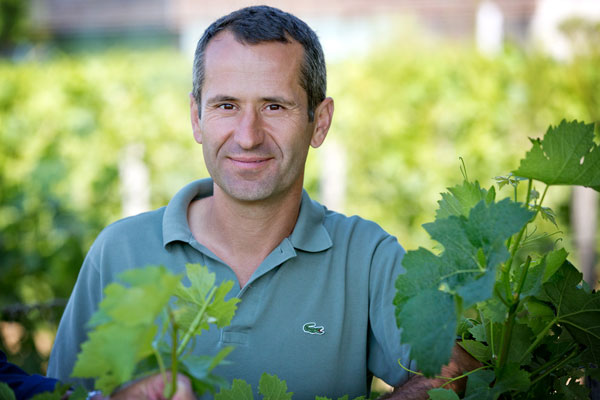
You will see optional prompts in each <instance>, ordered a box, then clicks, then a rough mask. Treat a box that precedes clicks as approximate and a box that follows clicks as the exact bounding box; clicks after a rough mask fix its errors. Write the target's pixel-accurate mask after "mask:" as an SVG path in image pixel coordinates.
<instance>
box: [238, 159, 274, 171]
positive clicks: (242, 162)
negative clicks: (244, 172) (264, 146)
mask: <svg viewBox="0 0 600 400" xmlns="http://www.w3.org/2000/svg"><path fill="white" fill-rule="evenodd" d="M272 159H273V158H272V157H229V160H230V161H231V162H232V163H233V164H234V165H235V166H237V167H238V168H244V169H252V168H257V167H261V166H263V165H265V164H267V163H268V162H269V161H270V160H272Z"/></svg>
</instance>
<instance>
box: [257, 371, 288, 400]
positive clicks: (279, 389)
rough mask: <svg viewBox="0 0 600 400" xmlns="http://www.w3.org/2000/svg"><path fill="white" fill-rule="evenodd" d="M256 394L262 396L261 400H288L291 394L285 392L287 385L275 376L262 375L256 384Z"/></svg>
mask: <svg viewBox="0 0 600 400" xmlns="http://www.w3.org/2000/svg"><path fill="white" fill-rule="evenodd" d="M258 392H259V393H260V394H262V395H263V400H290V399H291V398H292V395H293V393H288V392H287V384H286V383H285V381H282V380H280V379H279V378H278V377H277V375H269V374H267V373H266V372H265V373H263V374H262V375H261V377H260V381H259V382H258Z"/></svg>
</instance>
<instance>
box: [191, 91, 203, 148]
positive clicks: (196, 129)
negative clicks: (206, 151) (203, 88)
mask: <svg viewBox="0 0 600 400" xmlns="http://www.w3.org/2000/svg"><path fill="white" fill-rule="evenodd" d="M190 119H191V121H192V132H193V133H194V139H196V142H198V143H200V144H202V131H201V130H200V115H199V114H198V103H196V99H195V98H194V96H193V95H192V94H191V93H190Z"/></svg>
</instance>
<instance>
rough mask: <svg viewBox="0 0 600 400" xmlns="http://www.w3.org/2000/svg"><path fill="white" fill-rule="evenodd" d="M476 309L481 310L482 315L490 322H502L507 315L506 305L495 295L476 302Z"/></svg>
mask: <svg viewBox="0 0 600 400" xmlns="http://www.w3.org/2000/svg"><path fill="white" fill-rule="evenodd" d="M477 309H478V310H479V311H481V313H482V314H483V316H484V317H485V318H486V319H487V320H489V321H491V322H498V323H502V322H504V321H505V320H506V317H507V315H508V309H507V307H506V306H505V305H504V303H502V301H500V300H499V299H498V298H497V297H496V295H494V297H492V298H490V299H488V300H486V301H484V302H481V303H479V304H477Z"/></svg>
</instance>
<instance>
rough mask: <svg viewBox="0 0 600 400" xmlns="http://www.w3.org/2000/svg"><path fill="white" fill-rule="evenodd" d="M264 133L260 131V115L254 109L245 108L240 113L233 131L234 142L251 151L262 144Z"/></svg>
mask: <svg viewBox="0 0 600 400" xmlns="http://www.w3.org/2000/svg"><path fill="white" fill-rule="evenodd" d="M263 139H264V133H263V131H262V129H261V123H260V115H259V112H257V111H256V110H254V109H250V108H247V109H246V110H244V111H243V112H242V113H240V117H239V120H238V123H237V126H236V129H235V141H236V143H237V144H238V145H239V146H240V147H241V148H243V149H246V150H248V149H253V148H255V147H257V146H259V145H260V144H262V142H263Z"/></svg>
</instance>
